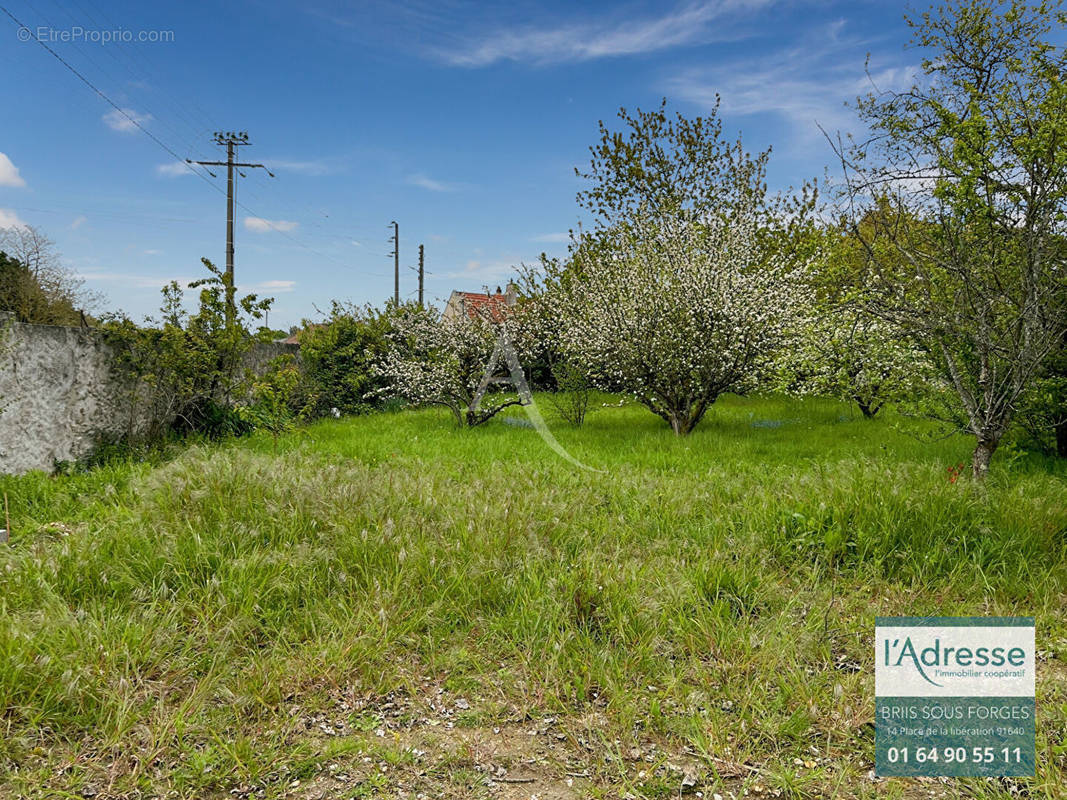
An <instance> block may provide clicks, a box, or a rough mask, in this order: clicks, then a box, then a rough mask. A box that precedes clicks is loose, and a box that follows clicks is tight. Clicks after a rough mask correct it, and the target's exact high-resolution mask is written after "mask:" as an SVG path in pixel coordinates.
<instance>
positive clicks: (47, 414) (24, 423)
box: [0, 312, 298, 474]
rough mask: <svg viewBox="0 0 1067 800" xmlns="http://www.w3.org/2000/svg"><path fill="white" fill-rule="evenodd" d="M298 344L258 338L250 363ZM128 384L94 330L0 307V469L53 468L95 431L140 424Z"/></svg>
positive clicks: (257, 366)
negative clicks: (39, 321)
mask: <svg viewBox="0 0 1067 800" xmlns="http://www.w3.org/2000/svg"><path fill="white" fill-rule="evenodd" d="M297 351H298V347H297V346H295V345H285V344H279V343H270V344H266V343H263V344H257V345H256V346H255V349H254V350H253V351H252V353H250V354H249V365H250V366H251V367H252V368H253V369H254V370H257V371H258V370H261V369H263V368H264V367H265V366H266V365H267V364H268V363H269V362H270V360H271V359H273V358H274V357H276V356H279V355H283V354H285V353H295V352H297ZM129 388H130V387H128V386H127V387H124V386H122V385H121V381H119V380H118V379H117V378H116V377H115V374H114V372H113V370H112V356H111V351H110V348H109V347H108V346H107V344H105V343H104V341H103V339H102V337H101V336H100V334H99V333H98V332H96V331H93V330H91V329H88V328H67V327H59V326H54V325H25V324H22V323H17V322H14V321H12V319H11V317H10V315H7V314H4V313H3V312H0V473H8V474H11V473H16V474H17V473H22V472H28V471H30V470H35V469H43V470H52V469H53V467H54V466H55V463H56V462H57V461H72V460H74V459H77V458H79V457H80V456H83V455H85V454H86V453H87V452H88V450H89V449H90V448H91V447H92V446H93V444H94V443H95V442H96V440H97V438H98V437H99V436H100V435H101V434H105V435H122V434H125V433H128V432H130V431H137V430H139V429H140V428H141V427H143V420H138V419H136V418H135V417H134V410H133V409H132V408H131V407H130V405H131V404H130V395H131V393H130V391H129Z"/></svg>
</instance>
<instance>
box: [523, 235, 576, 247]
mask: <svg viewBox="0 0 1067 800" xmlns="http://www.w3.org/2000/svg"><path fill="white" fill-rule="evenodd" d="M570 240H571V235H570V234H569V233H542V234H541V235H540V236H532V237H530V241H531V242H544V243H545V244H559V243H561V242H569V241H570Z"/></svg>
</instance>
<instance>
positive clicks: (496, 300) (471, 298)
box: [456, 292, 508, 322]
mask: <svg viewBox="0 0 1067 800" xmlns="http://www.w3.org/2000/svg"><path fill="white" fill-rule="evenodd" d="M456 294H458V295H459V296H460V299H461V300H462V302H463V308H464V310H466V312H467V316H469V317H470V318H471V319H475V318H476V317H488V318H489V319H491V320H493V322H500V320H502V319H503V318H504V315H505V314H506V313H507V307H508V296H507V295H506V294H500V293H497V294H485V293H484V292H456Z"/></svg>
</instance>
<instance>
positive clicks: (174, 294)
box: [101, 258, 272, 440]
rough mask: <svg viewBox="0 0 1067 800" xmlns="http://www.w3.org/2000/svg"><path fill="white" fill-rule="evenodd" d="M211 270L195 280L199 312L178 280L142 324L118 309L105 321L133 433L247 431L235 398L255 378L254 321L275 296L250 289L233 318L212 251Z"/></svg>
mask: <svg viewBox="0 0 1067 800" xmlns="http://www.w3.org/2000/svg"><path fill="white" fill-rule="evenodd" d="M202 261H203V264H204V266H205V267H206V268H207V270H208V272H209V273H210V276H209V277H207V278H204V279H202V280H198V281H194V282H193V283H191V284H189V288H199V289H200V294H199V303H198V306H197V309H196V310H195V311H194V312H193V313H189V312H187V311H186V310H185V308H184V306H183V301H184V292H183V290H182V288H181V286H180V285H179V284H178V283H177V282H176V281H173V282H171V283H170V284H169V285H168V286H166V287H165V288H164V289H163V304H162V307H161V309H160V311H161V316H160V318H159V319H158V320H155V319H148V320H147V323H148V324H146V325H143V326H142V325H137V324H136V323H134V322H133V321H132V320H130V319H129V318H128V317H125V316H122V315H113V316H111V317H110V318H106V319H105V320H104V322H103V324H102V326H101V330H102V331H103V333H104V337H105V341H106V342H107V343H108V344H109V345H110V346H111V348H112V350H113V352H114V354H115V371H116V372H117V373H118V375H117V377H118V378H119V380H121V381H123V382H124V383H125V385H126V386H127V387H128V391H129V395H130V402H129V404H128V406H129V418H128V420H127V433H126V437H127V439H138V438H140V439H149V440H151V439H158V438H161V437H162V436H164V435H165V434H166V433H168V432H169V431H176V432H179V433H199V434H204V435H207V436H210V437H217V436H224V435H231V434H240V433H246V432H248V431H249V430H251V427H252V426H251V424H250V422H249V421H248V420H247V419H245V418H242V416H241V415H240V414H239V413H238V411H237V409H236V406H237V404H238V403H240V402H242V401H243V400H244V399H245V397H246V395H247V393H248V391H249V387H250V385H251V374H250V371H249V370H248V368H247V366H246V363H245V358H246V356H247V354H248V352H249V350H250V349H251V348H252V345H253V344H254V343H255V342H256V341H257V339H259V338H260V335H259V333H256V332H253V331H252V329H251V324H252V323H253V322H254V321H255V320H259V319H261V318H262V317H263V315H264V313H265V312H266V310H267V309H268V308H269V307H270V305H271V302H272V300H271V299H263V300H260V299H259V298H257V297H256V295H254V294H249V295H246V296H245V297H243V298H241V299H240V301H239V302H238V303H237V313H236V314H235V315H234V320H233V323H232V324H229V323H228V322H227V309H226V295H227V291H226V290H227V288H228V278H227V276H226V274H225V273H224V272H223V271H221V270H219V269H218V268H217V267H215V265H214V264H212V263H211V262H210V261H208V260H207V259H206V258H205V259H202Z"/></svg>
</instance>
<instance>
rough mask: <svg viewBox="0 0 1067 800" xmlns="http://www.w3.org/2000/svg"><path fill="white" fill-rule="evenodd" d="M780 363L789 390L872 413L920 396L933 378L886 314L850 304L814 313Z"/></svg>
mask: <svg viewBox="0 0 1067 800" xmlns="http://www.w3.org/2000/svg"><path fill="white" fill-rule="evenodd" d="M781 366H782V369H781V373H780V375H781V379H782V388H783V389H785V390H786V391H790V392H794V393H797V394H821V395H830V396H833V397H838V398H840V399H842V400H847V401H849V402H854V403H856V405H857V406H859V409H860V411H861V412H862V413H863V416H865V417H867V418H871V417H874V416H875V414H877V413H878V412H879V411H880V410H881V409H882V408H883V407H884V406H885V404H886V403H889V402H899V401H902V400H909V399H914V398H917V397H918V396H920V394H921V393H922V392H923V390H924V389H926V388H928V387H929V385H930V383H931V381H932V380H933V371H932V367H931V365H930V362H929V358H928V357H927V356H926V354H925V353H924V352H923V351H922V350H921V349H920V348H918V347H917V346H916V345H915V344H913V343H912V342H910V341H909V340H908V339H906V338H904V337H902V336H901V335H900V332H899V331H897V330H896V329H894V328H893V327H892V326H890V325H888V324H886V323H885V322H884V321H883V320H880V319H878V318H877V317H872V316H870V315H868V314H864V313H863V312H862V311H857V310H855V309H854V308H849V307H847V306H846V307H837V308H827V309H825V313H822V314H815V315H812V317H811V319H810V320H809V321H808V323H807V324H806V325H805V326H804V328H803V330H802V332H801V335H800V336H799V337H798V340H797V342H796V343H795V345H794V346H793V347H791V348H790V349H789V351H788V352H787V353H786V354H785V357H784V359H783V362H782V365H781Z"/></svg>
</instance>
